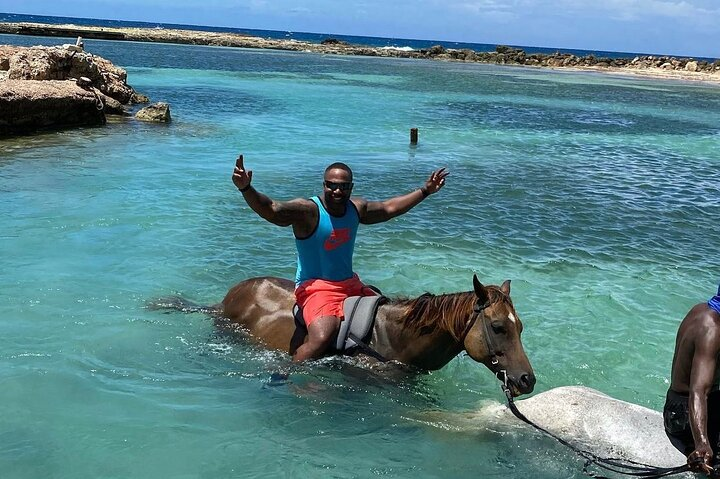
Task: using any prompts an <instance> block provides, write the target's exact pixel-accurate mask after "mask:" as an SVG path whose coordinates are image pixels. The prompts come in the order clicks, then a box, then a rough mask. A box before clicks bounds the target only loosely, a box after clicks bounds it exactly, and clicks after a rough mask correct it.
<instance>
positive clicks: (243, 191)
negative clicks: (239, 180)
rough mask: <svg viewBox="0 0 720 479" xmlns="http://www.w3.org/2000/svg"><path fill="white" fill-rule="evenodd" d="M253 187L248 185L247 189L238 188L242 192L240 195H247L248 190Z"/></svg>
mask: <svg viewBox="0 0 720 479" xmlns="http://www.w3.org/2000/svg"><path fill="white" fill-rule="evenodd" d="M251 186H252V185H247V186H246V187H245V188H238V190H240V193H245V192H246V191H247V190H249V189H250V187H251Z"/></svg>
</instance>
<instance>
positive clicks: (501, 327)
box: [490, 321, 507, 334]
mask: <svg viewBox="0 0 720 479" xmlns="http://www.w3.org/2000/svg"><path fill="white" fill-rule="evenodd" d="M490 326H492V330H493V333H495V334H505V333H506V332H507V330H506V329H505V324H503V322H502V321H493V322H492V323H490Z"/></svg>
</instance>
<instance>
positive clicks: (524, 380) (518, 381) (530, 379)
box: [508, 373, 535, 397]
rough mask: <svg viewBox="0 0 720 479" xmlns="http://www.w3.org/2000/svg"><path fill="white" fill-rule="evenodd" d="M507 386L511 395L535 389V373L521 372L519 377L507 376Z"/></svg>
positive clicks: (515, 395) (527, 392)
mask: <svg viewBox="0 0 720 479" xmlns="http://www.w3.org/2000/svg"><path fill="white" fill-rule="evenodd" d="M508 387H509V388H510V391H511V392H512V395H513V397H517V396H520V395H521V394H529V393H531V392H533V389H535V375H534V374H533V373H523V374H521V375H520V377H519V378H513V377H510V378H508Z"/></svg>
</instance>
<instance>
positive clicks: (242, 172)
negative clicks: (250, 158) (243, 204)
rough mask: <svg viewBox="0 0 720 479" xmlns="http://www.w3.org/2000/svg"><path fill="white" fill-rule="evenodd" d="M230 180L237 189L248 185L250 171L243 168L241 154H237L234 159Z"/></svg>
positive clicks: (250, 177) (250, 178)
mask: <svg viewBox="0 0 720 479" xmlns="http://www.w3.org/2000/svg"><path fill="white" fill-rule="evenodd" d="M232 181H233V183H234V184H235V187H236V188H237V189H238V190H243V189H244V188H247V187H249V186H250V182H251V181H252V171H248V170H246V169H245V166H244V165H243V156H242V155H240V156H238V158H237V160H235V171H233V175H232Z"/></svg>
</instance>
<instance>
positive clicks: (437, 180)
mask: <svg viewBox="0 0 720 479" xmlns="http://www.w3.org/2000/svg"><path fill="white" fill-rule="evenodd" d="M449 174H450V172H449V171H445V168H440V169H439V170H435V171H433V172H432V174H431V175H430V178H428V180H427V181H426V182H425V191H426V192H427V194H428V195H432V194H433V193H437V192H438V191H439V190H440V188H442V187H443V186H445V177H446V176H447V175H449Z"/></svg>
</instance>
